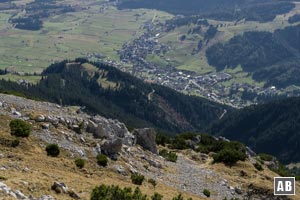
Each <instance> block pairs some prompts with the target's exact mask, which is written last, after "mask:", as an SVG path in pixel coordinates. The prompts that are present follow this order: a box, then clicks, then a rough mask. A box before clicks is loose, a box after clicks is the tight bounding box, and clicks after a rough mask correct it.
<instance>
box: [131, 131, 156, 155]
mask: <svg viewBox="0 0 300 200" xmlns="http://www.w3.org/2000/svg"><path fill="white" fill-rule="evenodd" d="M132 133H133V135H134V136H135V137H136V144H138V145H141V146H142V147H143V148H144V149H146V150H149V151H151V152H152V153H154V154H157V147H156V141H155V140H156V132H155V130H154V129H151V128H144V129H134V130H133V132H132Z"/></svg>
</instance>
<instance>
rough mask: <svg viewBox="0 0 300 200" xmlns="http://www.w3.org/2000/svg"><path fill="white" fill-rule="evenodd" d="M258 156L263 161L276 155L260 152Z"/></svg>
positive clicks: (269, 159) (270, 159)
mask: <svg viewBox="0 0 300 200" xmlns="http://www.w3.org/2000/svg"><path fill="white" fill-rule="evenodd" d="M258 156H259V157H260V159H261V160H263V161H272V160H273V159H274V157H273V156H272V155H270V154H266V153H260V154H258Z"/></svg>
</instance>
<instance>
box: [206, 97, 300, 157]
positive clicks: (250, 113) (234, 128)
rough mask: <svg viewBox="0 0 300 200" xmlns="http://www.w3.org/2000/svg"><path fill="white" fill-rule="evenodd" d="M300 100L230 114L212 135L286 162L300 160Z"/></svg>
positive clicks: (293, 99)
mask: <svg viewBox="0 0 300 200" xmlns="http://www.w3.org/2000/svg"><path fill="white" fill-rule="evenodd" d="M299 121H300V98H290V99H285V100H279V101H274V102H272V103H267V104H262V105H258V106H251V107H248V108H244V109H242V110H240V111H236V112H234V113H231V114H229V115H226V116H225V117H224V118H223V119H222V120H221V121H219V122H217V123H214V124H213V125H212V126H211V127H210V129H209V132H210V133H212V134H214V133H217V134H218V135H222V136H225V137H227V138H229V139H233V140H238V141H241V142H244V143H246V144H247V145H250V147H252V148H253V149H254V150H255V151H257V152H266V153H269V154H273V155H275V156H277V157H278V158H279V159H280V160H281V161H282V162H285V163H290V162H299V161H300V154H299V152H300V143H299V141H300V124H299Z"/></svg>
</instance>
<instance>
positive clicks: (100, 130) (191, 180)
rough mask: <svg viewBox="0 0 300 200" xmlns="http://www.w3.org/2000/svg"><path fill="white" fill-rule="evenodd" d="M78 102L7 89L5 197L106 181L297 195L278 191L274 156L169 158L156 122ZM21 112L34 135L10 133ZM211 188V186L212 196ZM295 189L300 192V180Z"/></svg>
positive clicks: (53, 194)
mask: <svg viewBox="0 0 300 200" xmlns="http://www.w3.org/2000/svg"><path fill="white" fill-rule="evenodd" d="M77 109H78V107H61V106H59V105H57V104H52V103H48V102H38V101H33V100H28V99H24V98H20V97H15V96H12V95H3V94H0V152H1V153H0V166H1V170H0V175H1V180H0V197H1V199H30V200H55V199H57V200H68V199H90V196H91V191H92V189H93V188H94V187H96V186H99V185H100V184H105V185H118V186H120V187H121V188H123V187H130V188H135V187H139V188H140V189H141V191H142V192H143V193H144V194H147V195H148V197H150V196H151V195H153V194H154V192H157V193H159V194H161V195H163V200H171V199H173V197H174V196H175V195H178V194H179V193H182V194H183V197H184V199H187V198H188V197H192V198H193V199H194V200H201V199H214V200H223V199H224V198H227V199H232V198H239V199H274V200H287V199H291V198H289V197H285V196H278V197H275V196H273V192H272V190H273V179H272V178H273V177H274V176H278V175H277V174H275V173H274V172H272V171H270V170H269V169H268V167H267V162H265V164H263V165H262V167H263V169H262V170H260V171H258V170H257V169H256V168H255V167H254V165H253V164H254V163H256V162H257V161H256V159H258V157H256V156H255V155H253V153H252V155H248V156H247V158H246V160H245V161H239V162H238V163H236V164H235V165H233V166H231V167H229V166H225V165H224V164H222V163H215V164H213V162H212V157H211V154H208V153H200V152H196V151H193V150H191V149H189V150H174V149H173V150H171V151H172V152H173V153H174V152H176V154H177V156H178V157H177V161H175V162H170V161H168V160H166V159H164V158H163V157H161V156H158V155H157V154H156V152H155V150H156V148H158V149H159V150H161V149H162V148H164V149H168V148H167V147H162V146H158V147H156V144H155V137H156V133H155V132H154V131H151V129H138V130H134V131H132V132H129V131H128V129H127V128H126V126H125V125H124V124H123V123H121V122H119V121H118V120H112V119H106V118H104V117H101V116H90V115H88V114H86V113H84V112H82V113H78V112H76V110H77ZM15 119H18V120H23V121H25V122H26V123H29V124H30V126H31V134H30V135H29V137H28V138H16V137H15V136H13V135H12V134H11V130H10V125H9V124H10V122H11V121H12V120H15ZM197 138H198V143H199V136H198V137H197ZM16 140H18V141H19V144H18V145H15V142H14V141H16ZM200 140H201V141H202V139H200ZM214 140H216V139H214ZM141 141H143V142H141ZM193 142H194V144H196V143H197V141H194V140H193ZM195 142H196V143H195ZM189 143H190V144H191V141H190V142H189ZM202 143H203V142H202ZM12 144H14V145H13V146H12ZM48 144H57V145H58V147H59V149H60V154H59V155H58V157H51V156H47V153H46V151H45V147H46V146H47V145H48ZM140 145H141V146H140ZM142 145H143V146H142ZM149 146H151V147H153V149H152V150H154V151H153V152H150V151H149V150H151V149H150V148H147V147H149ZM142 147H143V148H142ZM99 154H100V155H107V156H108V163H107V166H100V165H99V164H98V163H97V160H96V156H97V155H99ZM76 158H81V159H83V160H84V161H85V164H84V166H83V168H80V167H77V166H76V165H75V162H74V161H75V159H76ZM268 163H269V164H270V162H268ZM272 163H273V162H271V164H272ZM274 164H276V163H273V165H274ZM136 173H138V174H141V175H143V176H144V178H145V180H144V181H143V182H142V184H141V185H135V184H133V183H132V181H131V180H130V179H131V178H130V177H131V175H132V174H136ZM149 180H152V181H149ZM204 189H206V190H208V191H210V198H207V197H205V195H204V194H203V190H204ZM296 191H297V193H296V196H295V198H299V196H300V194H299V193H298V191H299V184H298V183H297V189H296ZM109 199H110V198H109ZM148 199H149V198H148ZM181 199H182V198H181Z"/></svg>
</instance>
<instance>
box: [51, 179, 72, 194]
mask: <svg viewBox="0 0 300 200" xmlns="http://www.w3.org/2000/svg"><path fill="white" fill-rule="evenodd" d="M51 189H52V190H54V191H55V192H56V193H57V194H60V193H67V192H68V187H67V186H66V184H64V183H59V182H56V181H55V182H54V183H53V185H52V186H51Z"/></svg>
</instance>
